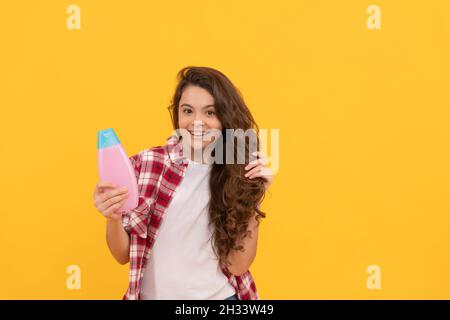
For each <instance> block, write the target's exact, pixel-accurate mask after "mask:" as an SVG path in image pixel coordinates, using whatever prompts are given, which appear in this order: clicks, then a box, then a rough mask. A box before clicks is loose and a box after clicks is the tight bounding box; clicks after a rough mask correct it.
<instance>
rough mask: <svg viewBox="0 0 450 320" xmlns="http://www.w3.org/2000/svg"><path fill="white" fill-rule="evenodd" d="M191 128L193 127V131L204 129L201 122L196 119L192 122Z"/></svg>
mask: <svg viewBox="0 0 450 320" xmlns="http://www.w3.org/2000/svg"><path fill="white" fill-rule="evenodd" d="M192 126H193V129H194V130H195V129H197V130H202V129H203V127H204V123H203V121H202V120H197V119H195V120H194V123H193V124H192Z"/></svg>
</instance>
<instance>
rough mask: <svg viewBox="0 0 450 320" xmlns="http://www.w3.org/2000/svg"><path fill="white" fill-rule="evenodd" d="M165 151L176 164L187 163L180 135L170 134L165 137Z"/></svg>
mask: <svg viewBox="0 0 450 320" xmlns="http://www.w3.org/2000/svg"><path fill="white" fill-rule="evenodd" d="M166 143H167V152H168V153H169V158H170V160H171V161H172V162H173V163H176V164H181V165H182V164H188V160H187V158H186V157H185V156H184V155H183V141H182V137H181V136H178V135H177V134H172V135H171V136H170V137H169V138H167V141H166Z"/></svg>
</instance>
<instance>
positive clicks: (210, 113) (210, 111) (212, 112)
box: [206, 110, 216, 116]
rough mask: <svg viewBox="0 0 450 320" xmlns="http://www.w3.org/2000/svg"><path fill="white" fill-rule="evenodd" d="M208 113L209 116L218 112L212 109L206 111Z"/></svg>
mask: <svg viewBox="0 0 450 320" xmlns="http://www.w3.org/2000/svg"><path fill="white" fill-rule="evenodd" d="M206 113H207V114H208V116H213V115H215V114H216V113H215V112H214V111H212V110H208V111H206Z"/></svg>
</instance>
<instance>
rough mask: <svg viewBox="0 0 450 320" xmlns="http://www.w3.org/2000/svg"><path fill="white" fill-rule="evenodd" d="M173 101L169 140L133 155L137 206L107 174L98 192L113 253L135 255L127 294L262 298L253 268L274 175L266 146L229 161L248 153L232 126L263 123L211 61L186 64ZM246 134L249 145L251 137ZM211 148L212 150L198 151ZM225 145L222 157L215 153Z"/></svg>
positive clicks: (124, 257)
mask: <svg viewBox="0 0 450 320" xmlns="http://www.w3.org/2000/svg"><path fill="white" fill-rule="evenodd" d="M169 110H170V112H171V120H172V123H173V127H174V129H175V133H174V134H172V135H171V136H170V137H169V138H168V139H167V143H166V145H164V146H158V147H153V148H150V149H146V150H144V151H141V152H139V153H138V154H136V155H134V156H132V157H130V160H131V163H132V164H133V166H134V169H135V173H136V177H137V180H138V186H139V204H138V206H137V208H135V209H133V210H129V211H126V212H118V209H119V208H120V207H121V206H122V205H123V203H124V201H125V199H126V198H127V196H128V194H127V191H126V189H124V188H118V187H115V186H113V185H111V184H110V183H108V182H107V181H100V182H99V183H98V184H97V185H96V188H95V192H94V204H95V206H96V208H97V210H98V211H100V212H101V213H102V214H103V215H104V216H105V217H106V218H107V243H108V247H109V249H110V251H111V253H112V255H113V256H114V258H115V259H116V260H117V261H118V262H119V263H121V264H126V263H128V262H130V276H129V287H128V290H127V292H126V294H125V296H124V297H123V298H124V299H187V300H189V299H201V300H204V299H239V300H249V299H259V295H258V292H257V290H256V286H255V283H254V281H253V278H252V275H251V274H250V271H249V267H250V265H251V263H252V262H253V260H254V258H255V255H256V247H257V245H256V244H257V238H258V225H259V219H260V218H261V217H262V218H264V217H265V213H264V212H262V211H261V210H260V209H259V206H260V203H261V201H262V200H263V198H264V194H265V191H266V190H267V188H268V186H269V185H270V184H271V183H272V181H273V175H272V173H271V171H270V169H268V168H266V167H265V166H266V165H267V164H268V163H267V158H266V157H265V156H264V155H262V154H261V153H260V152H257V153H256V154H255V155H257V156H258V159H257V160H254V161H251V162H250V161H246V160H247V159H245V163H243V164H240V163H242V162H239V161H238V163H235V162H236V161H235V162H233V163H228V161H226V159H230V158H229V156H230V153H234V154H232V155H231V159H233V160H234V156H235V154H236V153H237V154H238V155H239V150H237V148H238V145H239V144H238V143H234V142H235V139H236V136H233V137H232V138H229V137H228V136H227V134H226V132H227V131H226V129H235V130H237V129H242V130H243V131H244V132H247V131H248V130H250V131H251V129H254V131H253V132H255V131H257V130H258V126H257V125H256V123H255V121H254V119H253V117H252V115H251V113H250V111H249V109H248V108H247V106H246V104H245V103H244V100H243V98H242V97H241V95H240V93H239V91H238V89H237V88H236V87H234V85H233V84H232V83H231V81H230V80H229V79H228V78H227V77H226V76H225V75H224V74H222V73H221V72H219V71H217V70H215V69H212V68H207V67H186V68H183V69H182V70H181V71H180V72H179V73H178V85H177V87H176V90H175V93H174V96H173V99H172V101H171V106H170V107H169ZM180 132H183V134H180ZM186 133H187V134H186ZM214 133H220V135H217V134H214ZM224 137H228V138H224ZM253 137H254V138H255V139H256V141H257V146H259V140H258V138H257V134H255V135H254V136H253ZM224 140H225V141H224ZM249 140H251V139H249ZM219 141H220V142H221V144H219V143H218V142H219ZM244 141H245V143H244V147H245V150H244V151H245V152H248V151H249V150H250V147H251V145H250V143H247V140H246V139H245V137H244ZM232 142H233V143H232ZM230 146H231V149H230ZM211 147H214V148H211ZM183 150H184V152H183ZM207 150H212V153H211V157H210V158H205V157H200V158H201V159H200V160H199V157H198V155H199V154H204V152H205V151H207ZM216 154H217V155H219V154H221V155H222V156H223V157H222V160H223V161H211V159H214V160H216V158H215V156H216ZM217 158H219V157H217ZM208 159H209V161H207V160H208Z"/></svg>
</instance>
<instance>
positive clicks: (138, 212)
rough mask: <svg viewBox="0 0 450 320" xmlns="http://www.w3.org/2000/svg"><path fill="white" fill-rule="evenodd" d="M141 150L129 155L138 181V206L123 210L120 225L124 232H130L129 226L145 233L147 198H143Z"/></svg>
mask: <svg viewBox="0 0 450 320" xmlns="http://www.w3.org/2000/svg"><path fill="white" fill-rule="evenodd" d="M142 155H143V152H139V153H137V154H135V155H133V156H131V157H130V158H129V159H130V162H131V165H132V167H133V169H134V172H135V174H136V181H137V183H138V194H139V200H138V206H137V207H136V208H134V209H131V210H128V211H125V212H124V213H123V214H122V225H123V227H124V229H125V231H126V232H128V233H130V231H131V228H135V230H137V233H138V234H139V233H141V234H144V233H146V230H147V228H146V218H147V213H148V200H146V199H145V191H146V186H147V185H146V183H145V182H146V181H145V179H143V176H142V175H141V169H142V166H143V162H142Z"/></svg>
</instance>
